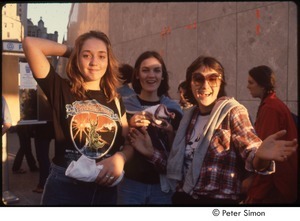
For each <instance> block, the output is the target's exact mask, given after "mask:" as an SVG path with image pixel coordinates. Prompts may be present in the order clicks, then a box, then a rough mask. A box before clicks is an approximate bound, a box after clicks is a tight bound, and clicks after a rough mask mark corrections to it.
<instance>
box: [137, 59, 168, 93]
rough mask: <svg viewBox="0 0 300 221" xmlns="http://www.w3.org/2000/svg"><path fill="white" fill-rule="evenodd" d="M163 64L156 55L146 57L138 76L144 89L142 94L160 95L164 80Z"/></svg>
mask: <svg viewBox="0 0 300 221" xmlns="http://www.w3.org/2000/svg"><path fill="white" fill-rule="evenodd" d="M162 75H163V71H162V65H161V63H160V62H159V61H158V60H157V59H156V58H154V57H150V58H147V59H145V60H144V61H143V62H142V63H141V66H140V69H139V73H138V75H137V76H136V78H137V79H139V81H140V84H141V87H142V90H141V95H146V94H147V95H152V96H156V97H157V96H158V95H157V91H158V88H159V86H160V84H161V81H162Z"/></svg>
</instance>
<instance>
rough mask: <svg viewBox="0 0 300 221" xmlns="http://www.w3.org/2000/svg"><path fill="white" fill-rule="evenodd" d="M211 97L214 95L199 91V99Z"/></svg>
mask: <svg viewBox="0 0 300 221" xmlns="http://www.w3.org/2000/svg"><path fill="white" fill-rule="evenodd" d="M211 95H212V93H205V92H199V91H197V97H198V98H202V97H209V96H211Z"/></svg>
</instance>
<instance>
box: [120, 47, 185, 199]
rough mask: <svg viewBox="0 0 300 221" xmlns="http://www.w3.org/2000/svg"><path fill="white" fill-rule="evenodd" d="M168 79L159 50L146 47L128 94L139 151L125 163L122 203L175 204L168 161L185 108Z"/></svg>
mask: <svg viewBox="0 0 300 221" xmlns="http://www.w3.org/2000/svg"><path fill="white" fill-rule="evenodd" d="M168 81H169V77H168V72H167V69H166V66H165V63H164V61H163V59H162V57H161V56H160V54H159V53H157V52H155V51H146V52H144V53H142V54H141V55H140V56H139V57H138V58H137V60H136V62H135V66H134V72H133V78H132V86H133V89H134V91H135V93H136V94H134V95H131V96H129V97H126V98H124V105H125V108H126V112H127V116H128V122H129V126H130V133H129V135H128V137H129V141H130V143H131V145H132V146H133V147H134V149H135V152H134V156H133V157H132V159H131V160H130V161H129V162H128V163H127V164H126V165H125V178H124V180H123V181H122V183H120V185H119V188H118V190H119V192H118V197H119V199H118V204H120V205H167V204H171V196H172V192H171V190H170V188H169V186H168V183H167V182H166V181H167V180H166V177H165V175H166V161H167V157H168V153H169V151H170V148H171V145H172V141H173V139H174V136H175V132H176V130H177V127H178V125H179V122H180V119H181V117H182V111H181V108H180V106H179V105H178V103H177V102H176V101H174V100H171V99H170V97H169V96H168V90H169V82H168ZM150 110H152V111H150ZM171 113H172V114H171ZM170 115H172V117H168V116H170ZM161 116H164V117H165V119H162V118H160V117H161ZM159 123H161V124H159Z"/></svg>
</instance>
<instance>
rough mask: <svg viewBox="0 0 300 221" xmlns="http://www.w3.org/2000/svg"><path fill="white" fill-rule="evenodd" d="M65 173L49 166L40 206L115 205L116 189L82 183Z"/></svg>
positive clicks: (62, 169)
mask: <svg viewBox="0 0 300 221" xmlns="http://www.w3.org/2000/svg"><path fill="white" fill-rule="evenodd" d="M65 171H66V169H65V168H62V167H59V166H57V165H55V164H52V165H51V171H50V174H49V176H48V178H47V181H46V184H45V189H44V193H43V196H42V203H41V204H42V205H65V206H67V205H109V206H111V205H116V203H117V187H105V186H100V185H98V184H96V183H94V182H82V181H79V180H76V179H73V178H70V177H67V176H66V175H65Z"/></svg>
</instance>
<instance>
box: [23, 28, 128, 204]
mask: <svg viewBox="0 0 300 221" xmlns="http://www.w3.org/2000/svg"><path fill="white" fill-rule="evenodd" d="M23 49H24V53H25V55H26V58H27V60H28V63H29V65H30V68H31V70H32V72H33V76H34V78H35V79H36V81H37V82H38V84H39V86H40V87H41V88H42V90H43V91H44V93H45V94H46V96H47V98H48V100H49V103H50V104H51V107H52V109H53V123H54V129H55V139H56V150H55V156H54V158H53V163H52V166H51V172H50V174H49V177H48V179H47V182H46V184H45V189H44V194H43V197H42V204H43V205H114V204H115V203H116V200H117V189H116V186H112V184H113V183H114V182H115V181H116V180H117V179H118V178H119V177H120V176H121V175H122V172H123V167H124V164H125V162H126V160H128V159H129V158H130V156H131V155H132V151H133V149H131V148H132V147H131V146H130V145H127V144H126V143H125V137H126V135H127V132H128V124H127V119H126V115H125V108H124V104H123V102H122V100H119V99H116V98H118V97H119V95H118V94H117V92H116V89H115V88H117V87H118V86H119V84H120V83H119V74H118V62H117V60H116V58H115V57H114V55H113V51H112V48H111V43H110V40H109V39H108V37H107V36H106V35H105V34H104V33H102V32H98V31H90V32H87V33H85V34H82V35H80V36H79V37H78V38H77V40H76V42H75V46H74V49H73V50H72V51H70V50H69V49H68V47H67V46H66V45H63V44H58V43H56V42H53V41H50V40H46V39H41V38H33V37H26V38H25V39H24V40H23ZM47 56H65V57H69V60H68V63H67V67H66V73H67V75H68V78H69V80H66V79H63V78H61V77H60V76H59V75H58V74H57V73H56V72H55V69H54V67H53V66H52V65H50V63H49V62H48V59H47ZM124 143H125V144H124ZM122 146H123V149H121V147H122ZM81 156H86V159H88V160H87V161H88V162H89V163H91V161H92V163H94V164H95V162H96V164H97V166H98V167H99V168H101V167H102V169H101V170H100V172H99V173H96V175H95V179H93V181H83V180H82V179H75V178H71V177H69V176H67V175H65V174H66V169H67V168H68V166H69V165H70V163H74V162H76V161H78V159H79V158H81ZM85 162H86V161H85ZM100 165H101V166H100ZM84 169H85V170H84ZM79 171H80V172H84V171H87V172H90V171H88V170H87V168H84V167H82V168H79Z"/></svg>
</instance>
